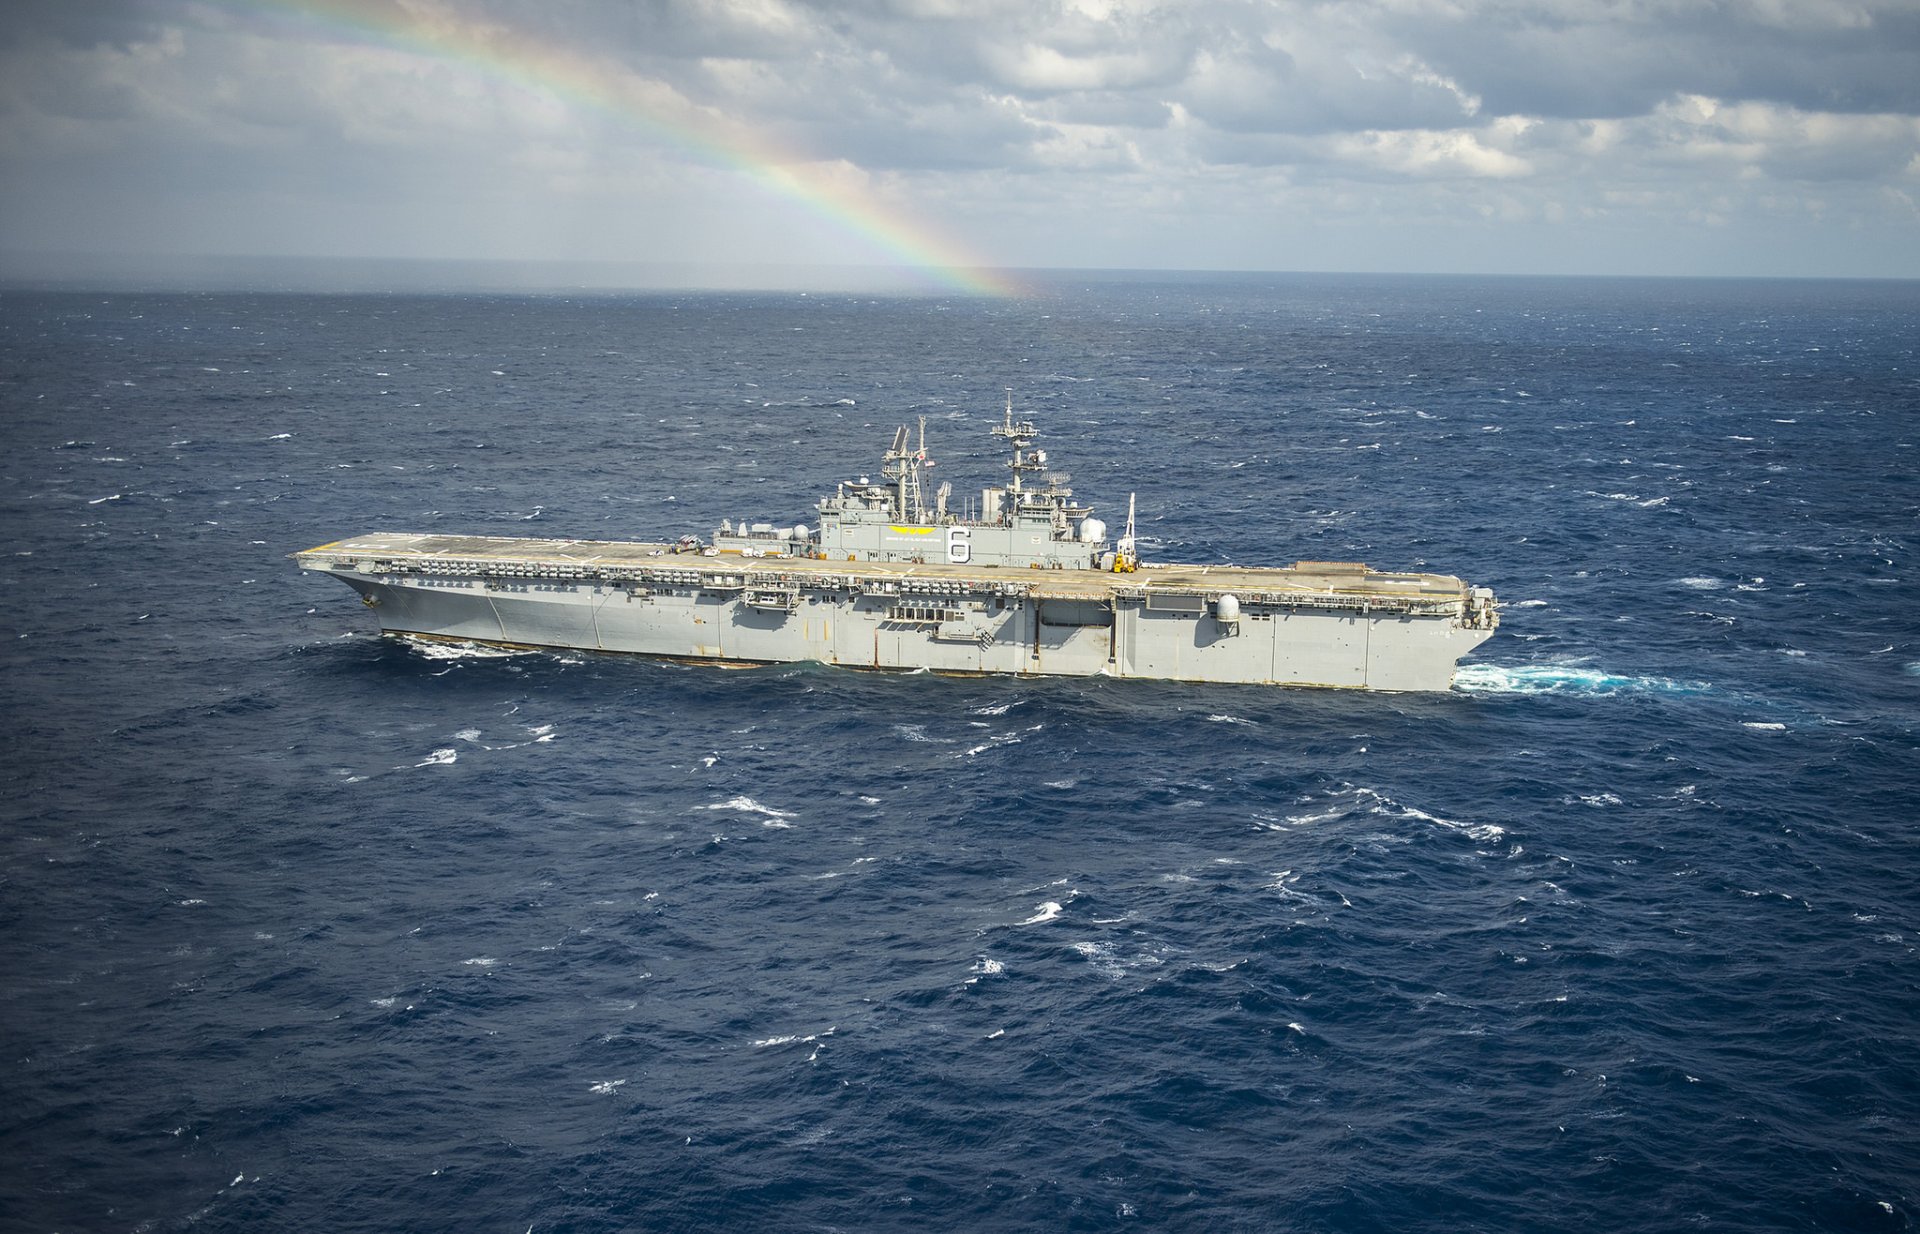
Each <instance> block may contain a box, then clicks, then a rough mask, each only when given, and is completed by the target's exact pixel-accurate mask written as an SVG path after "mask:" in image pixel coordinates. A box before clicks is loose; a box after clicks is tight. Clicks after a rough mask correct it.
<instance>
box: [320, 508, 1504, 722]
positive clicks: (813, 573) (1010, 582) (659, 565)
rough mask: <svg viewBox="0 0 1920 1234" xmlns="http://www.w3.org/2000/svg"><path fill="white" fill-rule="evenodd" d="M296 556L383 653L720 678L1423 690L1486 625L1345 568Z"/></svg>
mask: <svg viewBox="0 0 1920 1234" xmlns="http://www.w3.org/2000/svg"><path fill="white" fill-rule="evenodd" d="M294 557H295V560H296V561H297V562H298V563H299V565H300V566H301V567H302V568H303V569H307V570H312V571H317V572H320V573H325V574H330V575H332V576H334V577H335V578H338V579H340V580H341V581H343V582H345V583H346V584H348V585H349V586H351V587H352V588H353V589H354V590H355V591H357V592H359V593H360V595H361V597H362V598H363V600H364V601H365V602H366V603H367V604H368V605H369V606H370V607H371V608H372V610H373V612H374V613H375V614H376V615H377V616H378V617H379V620H380V624H381V627H382V629H383V630H384V631H385V632H387V633H389V634H395V635H418V636H424V637H430V638H440V639H455V640H470V641H473V642H477V643H486V644H505V645H511V646H522V647H546V648H567V649H578V650H586V651H600V652H618V653H628V654H635V655H644V656H657V657H667V658H674V659H683V660H702V661H713V662H717V663H725V664H774V663H791V662H798V661H817V662H819V663H822V664H830V665H843V666H848V667H858V668H871V669H892V670H913V669H929V670H932V671H934V672H941V673H956V674H995V675H1010V676H1049V675H1051V676H1080V677H1084V676H1094V675H1108V676H1114V677H1137V678H1152V679H1159V680H1168V681H1187V682H1222V683H1239V684H1261V685H1290V686H1321V687H1336V688H1346V689H1367V690H1391V691H1431V690H1445V689H1448V688H1449V687H1450V686H1451V685H1452V682H1453V674H1454V666H1455V664H1456V662H1457V661H1458V660H1459V659H1460V658H1461V657H1462V656H1464V655H1466V654H1467V653H1469V652H1471V651H1472V650H1473V649H1474V648H1475V647H1478V646H1479V645H1480V644H1481V643H1482V642H1484V641H1486V639H1487V638H1489V637H1490V636H1491V635H1492V634H1493V631H1494V629H1495V628H1496V626H1497V625H1498V616H1497V614H1496V612H1495V610H1494V608H1493V604H1492V600H1491V597H1490V596H1487V595H1485V593H1483V592H1480V591H1477V590H1475V589H1470V588H1468V587H1467V586H1466V585H1465V584H1463V583H1462V582H1461V581H1460V580H1459V579H1457V578H1452V577H1449V576H1445V575H1432V574H1391V573H1380V572H1375V571H1372V570H1368V569H1366V568H1365V567H1363V566H1358V565H1348V564H1340V563H1308V562H1303V563H1300V564H1298V565H1296V566H1292V567H1286V568H1276V569H1250V568H1238V567H1222V566H1211V567H1206V566H1171V565H1170V566H1153V565H1145V566H1142V567H1141V568H1140V569H1139V570H1138V571H1136V572H1133V573H1124V574H1122V573H1104V572H1100V571H1091V570H1079V571H1070V570H1049V569H1013V568H1007V567H998V566H968V565H964V564H949V563H914V562H880V561H857V562H855V561H827V560H822V559H820V558H819V557H817V556H815V557H800V556H772V557H748V556H744V555H736V554H721V555H712V554H711V553H710V554H709V555H706V556H700V555H696V554H679V553H674V552H672V551H671V550H669V549H668V548H667V547H666V546H664V545H657V544H639V543H622V542H584V541H566V540H511V539H494V538H487V537H467V536H425V535H408V534H378V535H370V536H364V537H360V538H356V539H351V540H342V541H337V542H335V543H332V544H326V545H322V546H320V547H318V548H314V549H309V550H307V551H305V552H302V553H297V554H295V555H294Z"/></svg>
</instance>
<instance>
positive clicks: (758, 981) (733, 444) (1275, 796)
mask: <svg viewBox="0 0 1920 1234" xmlns="http://www.w3.org/2000/svg"><path fill="white" fill-rule="evenodd" d="M1009 389H1010V390H1011V391H1012V395H1013V399H1014V405H1015V407H1016V409H1017V410H1019V411H1021V412H1023V413H1025V414H1029V415H1031V416H1032V417H1033V418H1034V419H1035V420H1036V421H1037V422H1038V423H1039V425H1040V427H1041V429H1042V430H1043V432H1044V433H1046V434H1047V437H1046V439H1045V441H1044V442H1043V444H1044V445H1045V446H1047V447H1048V449H1049V452H1050V455H1051V457H1052V459H1053V461H1054V462H1055V463H1056V464H1057V465H1060V466H1062V467H1064V468H1066V469H1068V470H1070V471H1071V472H1072V473H1073V476H1074V479H1073V483H1074V487H1075V489H1076V491H1077V493H1078V495H1079V496H1080V497H1082V498H1085V499H1088V500H1089V501H1091V502H1092V503H1093V504H1094V505H1095V506H1096V508H1097V509H1098V510H1099V512H1100V513H1101V514H1102V515H1103V516H1104V517H1106V518H1107V519H1108V520H1109V521H1110V522H1113V521H1117V520H1119V519H1123V518H1124V511H1125V504H1126V501H1127V497H1128V494H1129V493H1137V494H1138V501H1139V509H1140V521H1141V530H1142V533H1143V535H1145V536H1146V537H1147V540H1146V555H1147V556H1148V558H1149V559H1150V560H1151V559H1161V560H1183V561H1217V562H1238V563H1246V564H1252V563H1265V564H1274V563H1287V562H1291V561H1293V560H1295V559H1297V558H1311V559H1333V560H1365V561H1368V562H1370V563H1372V564H1373V565H1375V566H1377V567H1380V568H1400V569H1425V570H1434V571H1439V572H1443V573H1450V574H1458V575H1461V576H1463V577H1465V578H1467V579H1469V580H1471V581H1472V582H1474V583H1477V584H1484V585H1489V586H1491V587H1493V588H1494V589H1495V590H1496V591H1497V593H1498V594H1499V596H1500V598H1501V601H1502V604H1503V611H1504V625H1503V627H1502V629H1501V631H1500V633H1499V634H1498V636H1496V637H1495V638H1494V639H1493V640H1492V641H1491V642H1489V643H1487V644H1486V645H1485V646H1484V647H1483V648H1481V649H1480V651H1479V652H1478V653H1476V655H1475V656H1474V657H1473V658H1472V659H1471V660H1469V661H1468V662H1467V663H1466V664H1465V665H1463V668H1462V672H1461V674H1460V678H1459V684H1458V686H1457V688H1456V689H1455V690H1454V691H1453V692H1451V693H1450V694H1444V695H1426V696H1413V695H1405V696H1395V695H1365V694H1346V693H1335V692H1315V691H1291V690H1278V689H1259V688H1248V687H1202V686H1181V685H1171V684H1162V683H1150V682H1128V681H1114V680H1106V679H1095V680H1025V681H1023V680H977V679H976V680H954V679H947V678H942V677H938V676H932V675H928V674H905V675H878V674H863V673H858V672H853V671H845V670H836V669H829V668H824V667H820V666H816V665H801V666H790V667H774V668H756V669H751V670H745V671H726V670H721V669H716V668H710V667H689V666H684V665H675V664H663V663H654V662H648V661H642V660H633V659H624V658H616V657H602V656H596V655H591V654H583V653H573V652H569V653H553V654H538V653H518V654H509V653H505V652H501V651H495V650H487V649H481V648H467V649H462V648H457V647H455V648H448V647H427V646H416V645H409V644H407V643H404V642H397V641H392V640H387V639H383V638H381V637H380V636H379V635H378V633H377V626H376V623H375V621H374V619H373V617H372V615H371V614H369V613H368V612H367V611H366V610H364V609H363V608H362V607H361V606H360V604H359V603H357V601H356V598H355V596H354V595H353V593H352V592H351V591H350V590H349V589H347V588H345V587H343V586H340V585H339V584H337V583H335V582H334V581H333V580H330V579H327V578H325V577H320V576H313V575H304V574H302V573H300V572H299V571H298V570H296V569H295V568H294V566H293V564H292V563H291V562H290V561H288V560H287V554H288V553H290V552H294V551H296V550H299V549H303V548H307V547H311V546H313V545H317V544H320V543H323V542H326V541H330V540H334V539H337V538H339V537H342V536H348V535H353V534H356V533H362V532H369V531H376V530H395V531H423V532H432V531H440V532H450V533H453V532H458V533H484V534H492V535H522V534H533V535H544V536H552V537H569V538H591V539H617V538H653V539H657V538H663V537H672V536H677V535H679V534H681V533H682V532H696V533H701V534H710V533H711V531H712V529H713V528H714V527H715V526H716V525H717V524H718V523H719V522H720V520H721V519H722V518H731V519H734V520H739V519H742V518H745V519H750V520H754V521H761V520H765V521H770V522H799V521H811V520H812V517H813V510H812V502H813V500H814V499H815V498H816V497H817V496H818V495H819V494H821V493H822V492H826V491H831V489H832V487H833V485H834V483H835V482H836V481H838V480H842V479H848V478H851V477H853V476H855V475H857V474H859V473H861V472H867V471H873V470H875V469H877V466H878V457H879V454H880V452H881V451H882V450H883V449H884V448H885V447H886V445H887V444H888V442H889V441H890V439H891V435H892V432H893V429H894V427H895V426H896V425H898V424H903V423H905V424H912V423H915V422H916V421H917V418H918V417H920V416H925V417H927V433H928V438H929V444H930V447H931V452H932V453H933V454H934V456H935V458H936V460H937V462H938V465H939V471H938V473H936V474H937V476H939V477H940V478H944V479H948V480H951V481H953V482H954V484H955V488H956V490H957V491H958V492H959V493H961V494H965V493H967V492H969V491H972V490H977V488H978V487H979V486H980V485H983V484H986V483H991V482H996V481H997V480H998V478H999V477H1000V476H1001V475H1002V474H1003V472H1002V470H1001V468H1000V466H999V462H998V460H999V458H1000V455H999V452H998V450H997V449H996V447H997V445H998V443H997V442H996V441H995V440H994V439H992V438H991V437H989V436H988V435H987V433H986V429H987V427H988V426H989V425H990V424H991V423H993V422H995V421H997V420H998V418H999V417H1000V414H1001V409H1002V405H1003V402H1004V399H1005V397H1006V394H1005V391H1007V390H1009ZM0 423H3V425H4V428H3V429H0V433H3V436H0V444H3V445H4V453H3V454H0V476H4V484H0V512H3V516H4V519H5V524H4V526H5V530H6V533H7V534H6V542H5V552H4V554H3V555H0V648H3V649H4V658H3V659H0V699H3V700H4V708H5V713H4V718H5V745H4V748H5V758H4V760H3V761H0V775H3V776H4V784H5V792H4V794H3V795H0V810H3V811H4V814H3V815H0V1049H3V1050H4V1056H3V1058H0V1097H3V1098H4V1100H3V1101H0V1161H3V1162H4V1163H5V1164H4V1168H3V1169H0V1228H4V1229H5V1230H7V1231H15V1230H18V1231H187V1230H193V1231H264V1230H299V1231H309V1230H311V1231H450V1232H451V1231H460V1232H472V1231H500V1232H502V1234H523V1232H524V1231H528V1230H532V1231H536V1232H537V1234H560V1232H574V1234H587V1232H594V1234H598V1232H602V1231H706V1230H725V1231H762V1230H793V1231H836V1230H845V1231H887V1230H914V1231H919V1230H929V1229H932V1230H962V1231H1023V1230H1046V1231H1054V1230H1124V1229H1142V1230H1146V1229H1167V1230H1196V1231H1199V1230H1205V1231H1302V1232H1309V1231H1383V1232H1384V1231H1393V1232H1404V1231H1415V1232H1422V1231H1432V1232H1435V1234H1441V1232H1445V1234H1454V1232H1458V1231H1526V1232H1530V1234H1531V1232H1539V1231H1596V1230H1598V1231H1609V1232H1642V1231H1644V1232H1649V1234H1651V1232H1664V1231H1676V1230H1710V1231H1755V1230H1764V1231H1773V1230H1782V1231H1785V1230H1793V1231H1816V1230H1817V1231H1826V1230H1836V1231H1841V1230H1844V1231H1881V1230H1912V1229H1914V1228H1915V1226H1916V1224H1920V954H1916V946H1917V945H1920V837H1917V836H1916V830H1915V828H1916V822H1917V821H1920V818H1917V816H1920V752H1917V750H1916V745H1917V744H1920V742H1917V740H1916V738H1917V733H1916V730H1917V729H1920V559H1916V550H1920V523H1917V522H1916V518H1917V516H1920V448H1917V443H1920V284H1914V283H1899V282H1884V283H1879V282H1737V281H1725V282H1710V281H1682V280H1671V281H1654V280H1649V281H1634V280H1520V279H1511V280H1498V279H1448V278H1385V277H1382V278H1359V277H1355V278H1335V277H1315V276H1244V277H1214V278H1202V277H1197V276H1196V277H1192V278H1180V277H1173V276H1166V277H1160V278H1147V277H1138V278H1126V277H1104V278H1100V279H1097V280H1096V279H1092V278H1076V277H1073V276H1068V275H1054V276H1050V279H1049V280H1048V281H1046V282H1045V283H1044V284H1043V285H1042V286H1041V287H1040V288H1039V289H1038V290H1036V291H1035V292H1034V293H1033V294H1032V295H1030V296H1028V297H1026V298H1023V299H1019V300H971V299H963V298H951V299H949V298H937V297H934V298H926V297H893V298H873V297H868V296H846V295H816V296H803V295H788V294H779V295H773V294H765V295H762V294H726V295H720V294H712V295H707V294H686V293H676V294H658V295H632V296H610V295H609V296H579V297H568V296H552V297H530V296H486V295H461V296H439V297H435V296H371V295H336V296H311V295H296V294H276V295H254V294H195V295H163V294H107V293H99V294H81V293H53V292H29V291H14V292H7V293H4V294H0Z"/></svg>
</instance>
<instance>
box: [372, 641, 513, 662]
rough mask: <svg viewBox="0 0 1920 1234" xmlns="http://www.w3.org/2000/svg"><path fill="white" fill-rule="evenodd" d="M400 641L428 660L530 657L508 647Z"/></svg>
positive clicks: (482, 644)
mask: <svg viewBox="0 0 1920 1234" xmlns="http://www.w3.org/2000/svg"><path fill="white" fill-rule="evenodd" d="M400 641H401V642H403V643H405V644H406V645H407V646H408V647H410V648H411V649H413V650H414V651H416V652H418V653H419V654H420V655H423V656H425V657H426V658H427V659H429V660H501V659H505V658H506V657H508V656H525V655H532V654H533V653H532V652H530V651H516V650H514V649H512V648H509V647H488V646H487V645H485V644H484V643H446V642H441V641H440V640H439V639H425V638H409V637H407V636H406V635H401V636H400Z"/></svg>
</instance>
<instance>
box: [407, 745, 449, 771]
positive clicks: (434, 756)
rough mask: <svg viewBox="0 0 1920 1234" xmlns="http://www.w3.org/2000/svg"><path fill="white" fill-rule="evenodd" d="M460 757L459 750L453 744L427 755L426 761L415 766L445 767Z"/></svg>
mask: <svg viewBox="0 0 1920 1234" xmlns="http://www.w3.org/2000/svg"><path fill="white" fill-rule="evenodd" d="M459 757H460V752H459V751H457V750H455V749H454V748H453V747H452V746H447V747H446V748H445V749H440V750H435V751H434V752H433V753H431V754H429V755H427V757H426V760H425V761H424V762H418V763H415V764H414V766H415V767H445V766H446V765H447V764H448V763H451V762H454V761H456V760H457V759H459Z"/></svg>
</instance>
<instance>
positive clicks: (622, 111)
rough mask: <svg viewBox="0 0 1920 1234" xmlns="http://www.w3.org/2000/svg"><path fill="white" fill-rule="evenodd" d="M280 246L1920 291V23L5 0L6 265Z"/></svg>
mask: <svg viewBox="0 0 1920 1234" xmlns="http://www.w3.org/2000/svg"><path fill="white" fill-rule="evenodd" d="M263 258H293V259H308V260H309V262H310V263H312V262H315V261H317V262H318V265H322V266H324V265H326V264H328V262H331V263H333V264H334V266H336V267H337V268H339V269H343V270H345V269H350V270H357V271H362V272H366V271H378V270H382V269H398V268H407V269H412V270H415V271H416V272H429V273H430V272H432V271H434V270H438V269H443V268H450V267H449V266H448V265H447V263H474V262H479V263H493V264H494V266H495V267H497V268H501V269H504V268H507V267H510V266H514V265H516V264H519V265H523V266H525V267H527V268H540V269H547V270H553V269H559V270H565V271H572V272H573V275H574V276H578V277H581V278H583V279H585V278H587V277H588V275H587V274H586V273H583V272H597V273H594V274H593V276H592V277H594V278H597V279H599V280H601V281H609V280H610V281H619V280H621V279H631V280H633V281H646V280H647V278H648V277H649V275H648V273H647V272H648V271H651V272H652V277H655V278H658V279H662V280H666V281H673V280H676V279H677V280H682V281H687V282H694V283H699V282H712V283H716V284H724V283H727V282H729V281H737V282H743V283H752V282H753V281H755V280H756V279H759V280H761V281H779V280H780V279H787V280H790V281H798V282H800V283H804V282H806V281H807V279H808V278H810V277H815V276H814V275H812V274H809V273H808V271H818V270H821V269H825V268H839V269H851V270H860V271H865V272H867V273H868V274H870V275H872V276H873V277H874V278H875V279H877V280H878V281H880V282H882V283H885V282H890V281H892V282H898V283H900V284H901V285H906V286H927V287H932V288H936V289H942V290H953V291H966V292H985V293H988V294H993V293H997V292H1005V291H1008V290H1010V289H1012V288H1014V287H1016V286H1017V279H1016V278H1014V277H1012V276H1006V275H1001V274H996V273H994V271H997V270H1019V269H1048V268H1073V269H1081V268H1085V269H1129V270H1138V269H1168V270H1229V271H1233V270H1275V271H1353V272H1404V273H1489V274H1631V275H1714V276H1843V277H1883V276H1886V277H1901V278H1915V277H1920V0H1338V2H1333V0H1325V2H1319V3H1295V2H1293V0H306V2H296V0H7V2H6V3H5V5H4V6H0V277H4V276H7V275H10V274H11V275H16V276H17V275H23V274H25V275H38V276H47V275H53V276H58V275H62V274H66V275H70V276H72V277H76V278H84V277H87V275H88V272H94V273H98V272H100V271H111V270H119V271H138V270H143V269H146V270H155V271H166V270H176V271H183V270H189V269H210V268H221V263H223V262H224V263H226V265H227V267H228V268H232V269H241V268H243V267H244V264H245V262H246V261H248V260H255V259H263ZM319 259H325V260H319ZM316 268H317V267H316ZM769 272H773V273H769ZM781 272H784V273H781ZM375 277H377V276H375Z"/></svg>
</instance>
